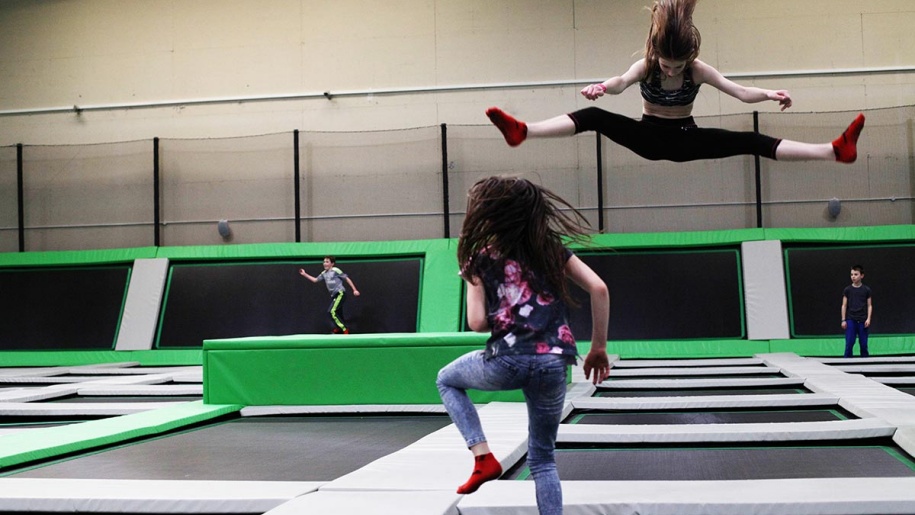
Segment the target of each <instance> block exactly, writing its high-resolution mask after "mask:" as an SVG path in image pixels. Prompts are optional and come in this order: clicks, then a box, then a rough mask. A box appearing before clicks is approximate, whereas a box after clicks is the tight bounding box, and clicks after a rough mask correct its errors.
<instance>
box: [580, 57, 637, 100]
mask: <svg viewBox="0 0 915 515" xmlns="http://www.w3.org/2000/svg"><path fill="white" fill-rule="evenodd" d="M644 76H645V60H644V59H639V60H638V61H636V62H635V63H634V64H633V65H632V66H630V67H629V69H628V70H626V72H625V73H623V74H622V75H617V76H616V77H611V78H609V79H607V80H605V81H604V82H599V83H597V84H591V85H590V86H585V87H584V89H582V90H581V94H582V95H584V97H585V98H587V99H588V100H597V99H598V98H600V97H602V96H604V94H605V93H609V94H611V95H619V94H620V93H622V92H623V91H626V88H628V87H629V86H632V85H633V84H635V83H636V82H638V81H639V80H641V78H642V77H644Z"/></svg>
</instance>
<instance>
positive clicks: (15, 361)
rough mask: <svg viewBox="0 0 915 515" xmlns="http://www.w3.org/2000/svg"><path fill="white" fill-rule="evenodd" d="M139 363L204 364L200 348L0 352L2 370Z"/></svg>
mask: <svg viewBox="0 0 915 515" xmlns="http://www.w3.org/2000/svg"><path fill="white" fill-rule="evenodd" d="M134 361H135V362H138V363H139V364H140V365H141V366H147V367H148V366H157V365H172V366H192V365H200V364H201V363H202V362H203V351H202V350H201V349H176V350H135V351H114V350H110V351H109V350H104V351H67V350H54V351H9V352H0V366H4V367H75V366H81V365H94V364H97V363H123V362H134Z"/></svg>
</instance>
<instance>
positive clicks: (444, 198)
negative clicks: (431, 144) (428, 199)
mask: <svg viewBox="0 0 915 515" xmlns="http://www.w3.org/2000/svg"><path fill="white" fill-rule="evenodd" d="M442 211H443V215H444V216H443V217H444V222H445V235H444V236H443V237H444V238H449V237H451V216H450V213H449V211H450V207H449V204H448V126H447V125H446V124H444V123H443V124H442Z"/></svg>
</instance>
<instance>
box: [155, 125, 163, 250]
mask: <svg viewBox="0 0 915 515" xmlns="http://www.w3.org/2000/svg"><path fill="white" fill-rule="evenodd" d="M160 202H161V200H160V199H159V138H157V137H156V138H153V245H155V246H156V247H158V246H160V243H161V239H160V234H159V225H160V220H159V203H160Z"/></svg>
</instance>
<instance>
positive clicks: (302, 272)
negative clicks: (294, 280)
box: [299, 268, 318, 283]
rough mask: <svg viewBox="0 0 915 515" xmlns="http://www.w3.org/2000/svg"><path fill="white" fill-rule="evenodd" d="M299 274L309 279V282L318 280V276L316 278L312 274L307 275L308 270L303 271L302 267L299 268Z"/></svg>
mask: <svg viewBox="0 0 915 515" xmlns="http://www.w3.org/2000/svg"><path fill="white" fill-rule="evenodd" d="M299 275H301V276H302V277H304V278H306V279H308V280H309V281H311V282H313V283H316V282H318V278H317V277H313V276H310V275H308V272H306V271H305V270H304V269H302V268H299Z"/></svg>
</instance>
